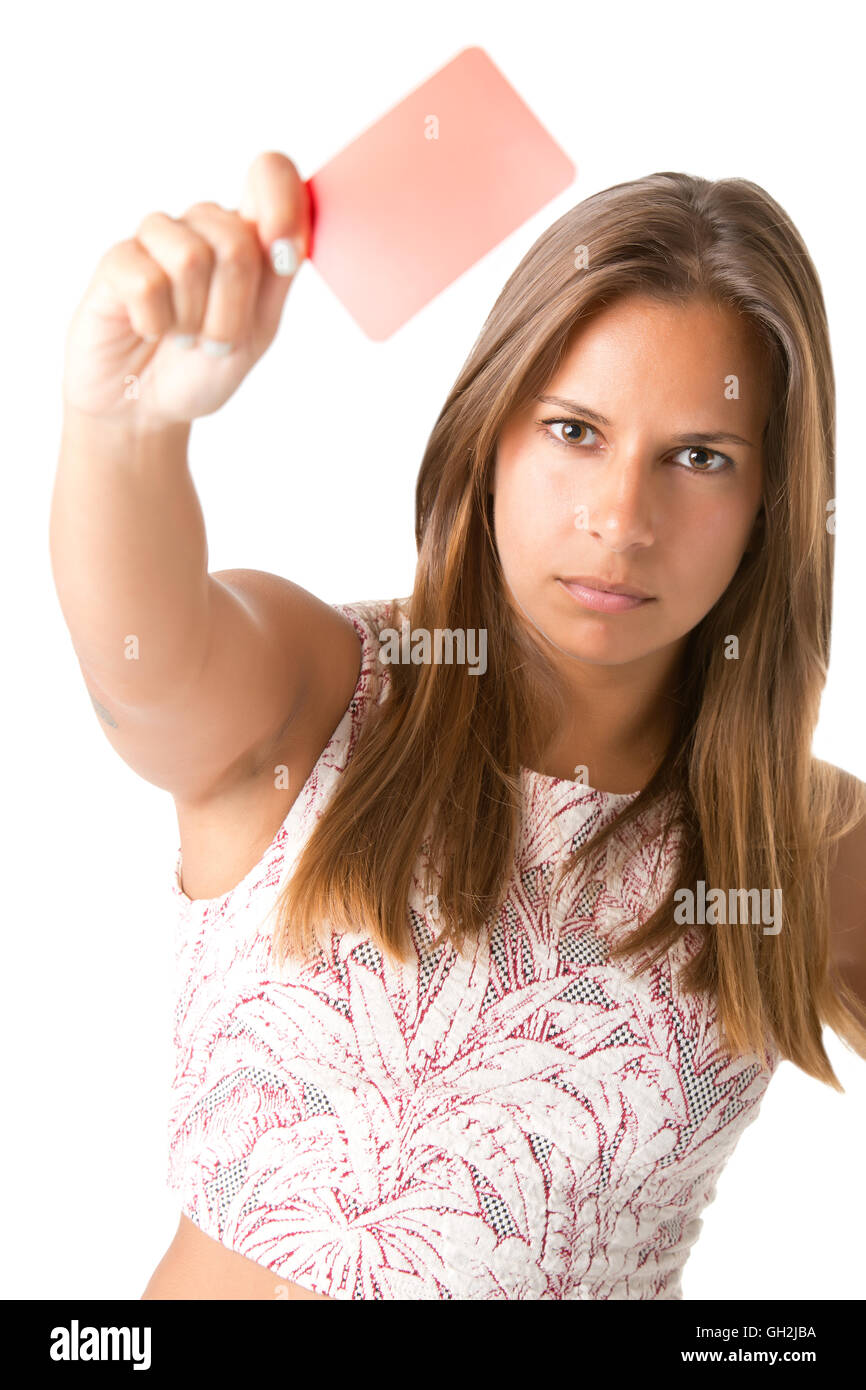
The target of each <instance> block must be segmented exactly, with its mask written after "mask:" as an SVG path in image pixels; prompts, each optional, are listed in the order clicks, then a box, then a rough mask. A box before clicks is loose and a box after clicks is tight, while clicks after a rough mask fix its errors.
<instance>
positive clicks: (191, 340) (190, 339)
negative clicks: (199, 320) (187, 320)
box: [174, 333, 195, 348]
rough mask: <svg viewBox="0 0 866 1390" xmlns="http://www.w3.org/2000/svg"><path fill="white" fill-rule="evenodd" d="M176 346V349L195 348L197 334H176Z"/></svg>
mask: <svg viewBox="0 0 866 1390" xmlns="http://www.w3.org/2000/svg"><path fill="white" fill-rule="evenodd" d="M174 345H175V347H182V348H191V347H195V334H194V333H175V335H174Z"/></svg>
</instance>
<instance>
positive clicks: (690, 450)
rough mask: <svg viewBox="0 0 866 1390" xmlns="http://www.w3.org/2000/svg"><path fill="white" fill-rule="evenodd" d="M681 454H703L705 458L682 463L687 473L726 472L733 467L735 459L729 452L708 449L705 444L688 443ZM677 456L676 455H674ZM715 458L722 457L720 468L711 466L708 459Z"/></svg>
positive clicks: (681, 465)
mask: <svg viewBox="0 0 866 1390" xmlns="http://www.w3.org/2000/svg"><path fill="white" fill-rule="evenodd" d="M679 452H680V453H681V454H689V455H691V454H703V455H704V460H703V461H701V460H694V459H690V460H689V462H688V463H687V464H680V465H679V466H680V467H681V468H685V470H686V472H687V473H724V472H726V471H727V469H728V468H733V466H734V464H733V460H732V459H729V458H728V456H727V454H720V453H719V452H718V451H717V450H716V449H707V448H705V447H704V445H703V444H687V445H686V447H685V448H684V449H680V450H679ZM674 457H675V458H676V455H674ZM713 458H716V459H720V460H721V465H720V466H719V467H718V468H711V467H710V466H709V462H708V460H712V459H713Z"/></svg>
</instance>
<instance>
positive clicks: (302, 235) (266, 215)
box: [238, 151, 312, 344]
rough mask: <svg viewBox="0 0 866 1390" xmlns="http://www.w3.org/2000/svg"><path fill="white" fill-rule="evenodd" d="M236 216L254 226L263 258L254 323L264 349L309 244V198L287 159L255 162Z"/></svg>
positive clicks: (270, 156) (268, 156) (264, 157)
mask: <svg viewBox="0 0 866 1390" xmlns="http://www.w3.org/2000/svg"><path fill="white" fill-rule="evenodd" d="M238 211H239V213H240V215H241V217H243V219H244V221H246V222H251V223H252V224H253V225H254V227H255V230H256V233H257V235H258V238H259V245H260V246H261V249H262V253H263V257H264V265H263V267H262V276H261V281H260V285H259V295H258V300H257V303H256V309H255V320H256V328H257V334H258V335H262V336H263V337H264V340H265V343H266V344H267V343H269V342H270V341H271V339H272V338H273V336H274V334H275V333H276V331H277V328H278V326H279V322H280V316H281V314H282V311H283V305H284V303H285V300H286V295H287V294H288V292H289V288H290V286H291V284H292V282H293V281H294V278H295V275H296V274H297V272H298V269H299V268H300V265H301V262H302V261H303V260H304V258H305V256H306V255H307V252H308V250H309V245H310V235H311V221H312V220H311V207H310V196H309V193H308V192H307V186H306V184H305V183H304V181H303V179H302V178H301V176H300V174H299V173H298V171H297V169H296V167H295V165H294V164H293V163H292V161H291V160H290V159H289V158H288V157H287V156H286V155H284V154H280V153H278V152H276V151H269V152H267V153H265V154H260V155H259V156H258V157H257V158H256V159H255V160H253V163H252V164H251V165H250V168H249V170H248V172H247V177H246V182H245V185H244V191H243V195H242V197H241V202H240V207H239V208H238Z"/></svg>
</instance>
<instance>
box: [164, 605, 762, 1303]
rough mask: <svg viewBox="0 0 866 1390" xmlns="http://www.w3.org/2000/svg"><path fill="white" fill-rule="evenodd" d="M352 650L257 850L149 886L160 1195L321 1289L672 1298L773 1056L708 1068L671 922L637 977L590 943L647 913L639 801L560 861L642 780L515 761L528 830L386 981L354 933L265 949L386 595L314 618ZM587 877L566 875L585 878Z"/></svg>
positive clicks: (324, 790) (605, 942)
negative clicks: (166, 1043) (345, 700)
mask: <svg viewBox="0 0 866 1390" xmlns="http://www.w3.org/2000/svg"><path fill="white" fill-rule="evenodd" d="M334 607H335V609H336V610H337V611H338V612H340V613H342V614H343V616H344V617H346V618H347V619H348V620H349V621H350V622H351V623H352V624H353V626H354V627H355V629H356V631H357V633H358V635H359V637H360V639H361V642H362V646H363V654H362V662H361V671H360V674H359V677H358V682H357V686H356V689H355V692H354V695H353V696H352V700H351V702H350V704H349V707H348V709H347V710H346V712H345V714H344V715H343V718H342V719H341V721H340V723H339V725H338V727H337V728H336V730H335V731H334V734H333V736H332V737H331V739H330V741H329V743H328V745H327V747H326V748H325V750H324V752H323V753H322V755H321V757H320V759H319V761H318V763H317V764H316V766H315V768H314V769H313V771H312V773H311V774H310V777H309V778H308V780H307V782H306V784H305V786H304V788H303V790H302V791H301V793H300V794H299V796H298V798H297V799H296V801H295V802H294V804H293V805H292V807H291V809H290V811H289V812H288V815H287V816H286V818H285V820H284V822H283V824H282V825H281V827H280V829H279V830H278V832H277V834H276V835H275V837H274V839H273V841H272V842H271V844H270V846H269V847H268V849H267V850H266V851H265V853H264V855H263V856H262V858H261V860H260V861H259V863H258V864H257V865H256V866H255V867H254V868H253V869H251V870H250V872H249V873H248V874H247V875H246V876H245V878H244V879H243V880H242V881H241V882H240V883H239V884H238V885H237V886H236V887H235V888H234V889H232V890H231V891H230V892H228V893H225V894H223V895H221V896H219V897H216V898H208V899H196V900H191V899H189V898H187V897H186V896H185V894H184V893H183V890H182V887H181V869H182V858H181V853H180V850H179V849H178V852H177V860H176V867H175V872H174V878H173V882H172V885H171V887H172V893H173V898H174V905H175V908H176V914H175V948H176V995H175V998H176V1006H175V1011H174V1023H173V1041H174V1049H175V1052H174V1057H175V1060H174V1066H173V1076H172V1080H171V1090H170V1104H169V1121H168V1140H169V1144H168V1167H167V1173H168V1176H167V1182H168V1186H169V1188H170V1189H171V1190H172V1191H173V1192H174V1193H175V1194H176V1196H177V1198H178V1199H179V1201H180V1204H181V1207H182V1210H183V1212H184V1213H185V1214H186V1215H187V1216H188V1217H189V1219H190V1220H191V1221H193V1222H194V1223H195V1224H196V1225H197V1226H198V1227H199V1228H200V1229H201V1230H202V1231H204V1232H205V1233H206V1234H207V1235H209V1236H211V1237H213V1238H214V1239H216V1240H218V1241H220V1242H221V1243H222V1244H223V1245H225V1246H227V1247H228V1248H229V1249H231V1250H234V1251H237V1252H238V1253H239V1254H241V1255H244V1256H246V1257H247V1258H248V1259H251V1260H254V1261H256V1262H257V1263H258V1264H260V1265H262V1266H264V1267H266V1268H268V1269H270V1270H272V1271H273V1273H274V1275H275V1276H278V1277H279V1278H282V1279H288V1280H292V1281H294V1282H296V1283H299V1284H301V1285H302V1286H304V1287H305V1288H307V1289H311V1290H313V1291H314V1292H316V1293H322V1294H327V1295H329V1296H330V1297H331V1298H334V1299H364V1298H373V1299H681V1298H682V1289H681V1275H682V1270H683V1266H684V1264H685V1262H686V1259H687V1257H688V1254H689V1251H690V1248H691V1246H692V1245H693V1244H694V1241H695V1240H696V1238H697V1236H698V1233H699V1231H700V1229H701V1225H702V1221H701V1213H702V1211H703V1210H704V1208H705V1207H706V1206H707V1204H708V1203H709V1202H711V1201H712V1200H713V1199H714V1197H715V1195H716V1184H717V1180H718V1178H719V1176H720V1174H721V1172H722V1169H723V1168H724V1165H725V1163H726V1161H727V1159H728V1158H729V1156H730V1154H731V1153H732V1152H733V1149H734V1147H735V1146H736V1143H737V1140H738V1139H739V1137H740V1135H741V1134H742V1132H743V1130H744V1129H745V1128H746V1127H747V1125H749V1124H751V1122H752V1121H753V1120H754V1119H755V1117H756V1115H757V1113H758V1109H759V1106H760V1103H761V1100H762V1098H763V1095H764V1092H765V1090H766V1087H767V1085H768V1084H769V1081H770V1078H771V1077H772V1075H773V1074H774V1072H775V1069H776V1067H777V1065H778V1061H779V1054H778V1052H777V1051H776V1050H775V1048H774V1046H773V1044H772V1042H771V1040H769V1039H768V1053H769V1058H770V1066H769V1068H768V1069H764V1067H763V1066H762V1062H761V1059H760V1057H759V1056H757V1055H755V1054H745V1055H738V1056H736V1057H735V1058H733V1059H728V1058H727V1057H726V1056H725V1054H724V1053H723V1052H722V1051H721V1049H720V1045H719V1035H718V1031H717V1015H716V1009H715V1005H714V1002H713V1000H712V998H710V997H708V996H706V995H701V996H697V997H696V996H689V995H686V994H685V993H683V992H681V990H680V988H679V983H678V970H679V969H680V968H681V967H682V965H683V964H685V962H686V961H687V960H688V959H689V958H690V956H691V954H692V953H693V952H694V951H695V950H696V949H697V947H698V946H699V944H700V936H699V932H698V929H696V928H694V927H691V928H688V929H687V930H686V933H685V935H684V936H683V937H682V938H681V939H680V940H679V941H678V942H677V943H676V945H675V946H674V947H673V948H672V949H671V950H670V951H669V952H668V953H667V954H666V955H665V956H664V957H662V959H661V960H660V961H659V962H657V964H656V965H655V966H654V967H653V968H652V969H651V970H649V971H647V972H646V973H644V974H643V975H641V976H639V977H638V978H637V979H633V978H631V972H632V971H633V969H634V965H635V964H636V963H637V962H638V959H639V957H636V956H630V957H627V958H626V959H625V961H619V962H609V960H608V949H609V946H610V945H611V944H613V942H614V941H616V940H619V939H620V938H621V936H622V934H623V933H627V931H628V930H632V929H633V923H631V922H630V921H629V919H631V918H632V917H633V916H634V914H635V913H638V914H639V920H640V921H644V920H646V916H647V915H649V912H650V911H651V910H652V909H653V908H654V907H655V906H656V905H657V904H658V902H660V901H661V889H662V887H663V885H664V883H665V882H667V879H668V874H669V873H671V872H673V871H674V869H675V864H674V855H673V853H672V851H671V849H670V847H669V849H668V854H667V862H665V861H663V866H662V869H661V871H660V874H659V878H660V879H661V882H659V881H658V879H657V880H654V879H653V869H654V867H655V865H654V859H655V853H656V850H657V848H658V837H659V827H660V821H659V812H658V811H657V810H656V811H655V812H652V813H649V814H647V815H645V816H644V817H643V818H642V819H640V820H639V821H638V822H637V823H635V824H633V825H632V826H630V827H628V828H627V830H626V832H625V833H624V834H622V835H620V837H619V839H618V841H615V842H614V844H609V846H608V850H607V855H606V864H605V868H604V869H603V871H601V873H600V874H599V876H598V877H594V878H590V877H588V876H587V874H586V873H583V874H581V875H580V876H579V877H578V878H577V879H575V878H574V877H572V879H571V881H570V882H562V881H561V879H562V873H561V869H562V865H563V861H564V860H565V859H566V857H567V855H568V854H569V852H570V851H571V850H572V849H573V848H574V847H576V846H577V845H578V844H580V843H582V842H583V841H585V840H586V839H587V838H588V837H590V836H591V835H592V834H593V833H594V832H595V831H596V830H597V829H598V828H599V827H600V826H602V825H603V824H606V823H607V822H608V820H609V819H611V818H612V817H613V816H614V815H615V813H616V811H617V809H619V808H620V807H621V806H622V805H623V804H625V803H626V802H628V801H629V800H630V799H632V798H633V797H635V796H637V792H632V793H626V794H613V793H609V792H601V791H596V790H594V789H593V788H592V787H589V786H586V785H584V784H581V783H577V782H571V781H568V780H565V779H560V778H555V777H547V776H542V775H541V774H539V773H537V772H534V771H531V770H529V769H526V768H524V769H523V770H522V774H521V775H522V779H523V787H524V816H523V820H522V829H521V836H520V842H519V846H518V850H517V853H516V855H515V861H514V869H513V873H512V875H511V878H510V880H509V888H508V894H507V897H506V898H505V900H504V903H503V906H502V909H501V912H500V913H499V916H498V919H497V920H496V921H495V922H493V923H492V924H491V927H490V930H489V931H488V932H487V933H485V934H484V935H483V938H482V939H479V940H478V941H477V942H474V943H471V944H466V945H464V948H463V951H462V953H461V954H460V955H458V954H457V953H456V952H455V951H454V950H453V948H452V947H451V946H450V944H446V945H444V946H441V947H439V948H438V949H437V950H436V951H433V950H431V948H430V943H431V941H432V940H433V939H434V938H435V936H436V934H437V931H438V930H439V925H438V922H437V918H436V901H435V897H434V896H427V897H425V896H424V895H423V894H422V892H421V886H420V882H419V878H418V875H417V873H416V876H415V881H414V887H413V891H412V894H411V895H410V902H409V910H410V917H411V927H412V941H413V945H414V952H413V958H412V960H411V961H410V962H409V964H408V965H401V966H400V967H396V968H395V967H392V966H391V965H389V964H388V963H387V962H386V961H384V960H383V958H382V955H381V953H380V952H379V951H378V950H377V949H376V948H375V947H374V946H373V945H372V943H371V941H370V939H369V936H368V935H367V934H366V933H365V932H364V931H359V932H357V933H354V932H342V933H341V932H337V931H334V932H332V934H331V947H330V951H320V952H319V953H318V954H317V955H316V956H315V957H314V958H313V959H311V960H310V961H308V962H305V963H300V964H299V963H296V962H293V961H289V962H288V963H287V964H286V965H285V966H284V967H283V968H282V970H281V971H280V972H279V974H278V975H277V974H276V973H275V970H274V968H273V967H272V966H271V965H270V963H269V960H268V953H269V950H270V943H271V935H272V931H273V927H274V918H273V917H272V916H271V909H273V908H274V906H275V904H276V899H277V897H278V895H279V891H280V888H281V886H282V885H283V884H284V882H285V881H286V878H287V876H288V875H289V874H290V873H291V871H292V866H293V864H294V863H295V862H296V860H297V857H298V855H299V854H300V851H301V849H302V847H303V844H304V842H305V840H306V838H307V837H308V836H309V834H310V831H311V830H312V828H313V825H314V824H315V819H316V816H317V815H319V814H321V811H322V809H323V807H324V805H325V804H326V802H327V800H328V798H329V797H330V796H331V795H332V794H333V791H334V789H335V787H336V784H337V782H338V781H339V778H340V775H341V772H342V770H343V769H344V768H345V766H346V764H347V762H348V759H349V758H350V757H351V755H352V752H353V749H354V747H355V744H356V741H357V737H358V734H359V732H360V730H361V728H362V726H363V722H364V717H365V713H366V712H367V711H368V710H369V709H370V708H371V707H372V705H373V703H374V702H377V701H381V700H382V699H383V698H384V697H385V695H386V693H387V689H388V685H389V669H388V666H387V664H385V665H383V664H382V662H381V660H380V639H379V631H380V629H381V628H382V627H392V626H396V627H399V622H398V621H397V622H394V621H393V619H392V612H393V610H392V606H391V603H390V601H387V600H386V601H381V602H367V603H354V604H335V605H334ZM582 867H585V866H582Z"/></svg>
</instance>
